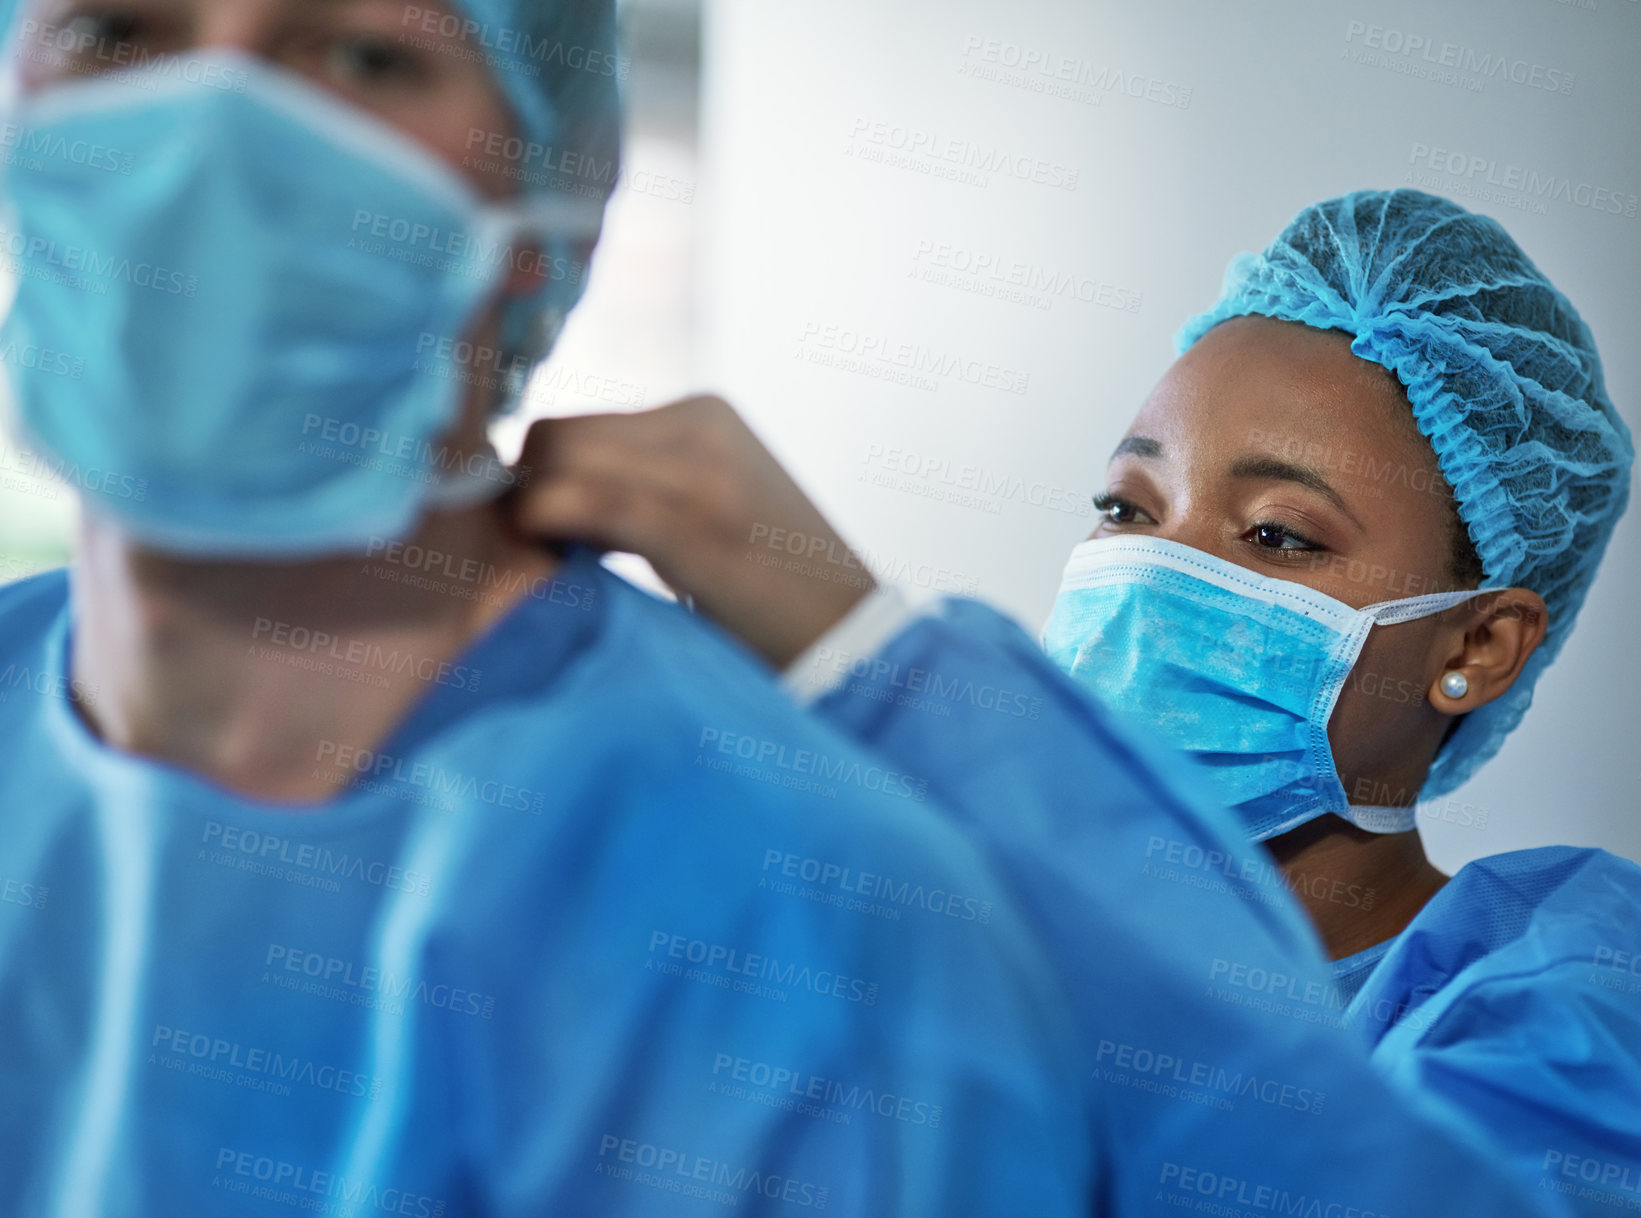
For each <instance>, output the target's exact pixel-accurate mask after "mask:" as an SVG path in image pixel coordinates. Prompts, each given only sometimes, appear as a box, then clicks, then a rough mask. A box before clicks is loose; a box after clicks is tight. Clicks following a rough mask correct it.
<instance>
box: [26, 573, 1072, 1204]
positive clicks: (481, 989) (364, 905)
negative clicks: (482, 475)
mask: <svg viewBox="0 0 1641 1218" xmlns="http://www.w3.org/2000/svg"><path fill="white" fill-rule="evenodd" d="M70 616H71V615H70V597H69V589H68V581H67V579H66V578H65V577H64V575H63V574H62V573H55V574H51V575H47V576H44V577H41V578H38V579H35V580H32V581H30V582H28V583H25V584H22V585H17V586H12V587H9V588H6V589H4V590H0V895H3V898H4V899H3V900H0V1213H4V1214H6V1215H16V1216H17V1218H40V1216H50V1218H99V1216H102V1215H109V1216H113V1215H122V1216H123V1215H131V1216H137V1215H142V1216H145V1218H162V1216H163V1218H173V1216H175V1218H211V1216H213V1215H230V1214H231V1215H289V1214H292V1213H301V1212H318V1213H326V1214H353V1215H368V1214H384V1215H385V1214H395V1215H411V1216H414V1218H440V1216H451V1218H454V1216H456V1215H509V1216H511V1215H531V1216H541V1215H581V1214H586V1215H592V1214H598V1215H652V1214H668V1215H674V1214H676V1215H691V1214H722V1213H725V1212H730V1211H734V1212H753V1213H765V1212H768V1213H781V1214H799V1213H805V1212H809V1211H819V1210H827V1211H831V1212H836V1213H844V1214H857V1213H861V1214H884V1215H899V1214H931V1215H936V1214H937V1215H942V1216H945V1215H951V1214H963V1215H995V1214H1004V1213H1020V1214H1032V1215H1039V1214H1048V1215H1069V1214H1073V1213H1086V1212H1087V1209H1088V1202H1089V1194H1090V1191H1091V1190H1092V1189H1093V1188H1094V1187H1096V1185H1095V1183H1094V1181H1093V1178H1092V1173H1093V1170H1094V1165H1093V1158H1094V1153H1095V1146H1094V1138H1093V1136H1092V1135H1091V1133H1090V1131H1089V1129H1088V1127H1087V1126H1086V1125H1085V1124H1084V1123H1083V1122H1084V1120H1085V1113H1084V1112H1083V1111H1082V1110H1081V1108H1080V1106H1079V1104H1078V1101H1077V1097H1076V1096H1075V1095H1074V1094H1072V1093H1071V1092H1070V1091H1069V1090H1068V1089H1067V1088H1066V1087H1065V1086H1064V1084H1063V1079H1064V1076H1065V1068H1064V1064H1063V1061H1062V1053H1061V1050H1060V1049H1059V1047H1058V1046H1060V1045H1063V1044H1064V1043H1065V1033H1064V1027H1063V1024H1062V1021H1063V1019H1064V1012H1063V1005H1064V1002H1063V997H1062V996H1061V994H1060V991H1059V989H1058V988H1057V983H1055V982H1054V981H1052V980H1051V979H1050V978H1049V975H1048V973H1047V970H1046V966H1045V964H1044V961H1043V960H1042V957H1041V953H1040V951H1039V949H1038V947H1037V945H1036V943H1035V941H1034V939H1033V938H1032V936H1031V935H1030V934H1029V933H1027V932H1025V931H1024V930H1022V927H1021V922H1020V919H1019V917H1018V916H1017V915H1016V914H1015V912H1014V909H1013V906H1012V904H1011V902H1010V900H1009V898H1008V896H1007V894H1006V892H1005V891H1004V890H1003V887H1002V885H1001V884H1000V882H999V881H998V879H997V877H996V876H995V875H994V874H993V872H992V871H991V870H990V869H989V868H988V867H987V866H986V865H984V863H983V862H982V861H981V860H980V859H979V858H978V857H977V856H976V854H975V851H974V849H973V848H972V846H971V845H970V844H969V843H968V842H967V841H966V840H965V839H964V838H963V837H961V836H960V835H959V833H958V832H956V831H955V830H953V829H951V828H950V827H949V826H948V825H946V823H945V822H944V821H943V820H942V819H940V818H938V817H937V816H936V815H935V814H934V813H933V811H932V810H931V808H930V806H929V805H928V803H927V801H926V798H925V796H924V793H923V792H921V791H920V790H918V789H917V788H916V786H915V785H914V784H913V783H911V782H910V781H908V780H907V778H906V777H905V776H904V775H902V774H899V773H896V772H894V770H893V768H892V767H886V766H884V765H882V764H879V763H878V762H877V761H876V760H875V759H873V758H871V757H869V756H867V755H865V754H864V753H863V752H862V751H861V750H860V749H859V748H858V747H857V746H855V745H853V744H851V743H850V742H849V741H847V740H846V739H844V738H843V737H841V736H839V735H837V734H836V733H834V732H832V731H829V730H827V729H826V728H824V727H823V726H822V725H819V724H817V723H815V722H813V721H812V720H810V719H808V718H807V717H806V716H804V715H803V714H802V713H801V712H800V711H798V710H797V708H795V707H793V706H792V705H791V704H790V702H789V700H787V699H786V698H785V697H784V696H783V695H782V693H781V691H780V690H779V689H778V688H777V687H776V686H775V685H774V684H773V683H772V682H770V681H769V679H768V676H767V673H766V672H764V671H763V670H761V669H759V668H758V667H757V666H755V665H754V664H753V662H752V661H751V660H750V659H749V658H748V657H746V656H745V655H744V654H742V653H741V652H740V651H739V650H738V649H736V648H734V647H733V646H732V645H731V644H729V643H728V642H727V641H726V640H724V639H722V638H721V637H720V636H718V635H717V634H715V633H714V632H712V631H710V630H709V629H707V628H706V627H704V626H703V625H701V624H700V623H697V622H695V621H694V620H692V619H691V618H690V617H689V616H688V615H687V614H685V613H684V612H683V611H681V610H678V609H676V608H675V607H673V606H668V605H664V604H662V603H660V602H658V601H655V600H653V599H652V598H650V597H647V596H645V595H643V594H641V593H639V592H637V591H636V590H634V589H633V588H631V587H630V586H629V585H626V584H625V583H623V582H622V581H620V580H619V579H617V578H615V577H613V576H611V575H610V574H609V573H608V572H606V571H604V570H603V569H602V568H600V567H599V565H598V564H597V563H596V561H594V560H592V559H591V558H589V557H586V556H578V557H576V558H575V559H573V560H572V561H570V562H569V563H568V564H567V565H566V566H565V567H564V568H563V569H562V570H561V571H560V572H559V573H558V575H557V578H556V579H555V580H553V581H551V583H550V586H549V585H547V584H537V585H535V586H533V588H532V591H531V593H530V594H529V595H526V596H525V597H523V599H522V600H521V601H520V602H519V603H518V605H517V606H516V607H514V608H513V609H512V610H511V611H510V612H509V613H508V615H507V616H506V617H505V618H504V619H503V620H502V621H501V622H500V623H499V624H498V625H497V626H495V627H494V628H493V629H492V630H491V631H490V632H489V633H488V634H487V635H486V636H485V637H484V638H482V639H481V640H479V641H478V642H476V643H475V644H474V645H473V646H472V647H471V648H470V649H469V650H468V651H467V652H466V654H465V655H463V656H461V657H459V658H458V660H457V661H456V662H454V663H453V664H451V665H450V666H449V667H448V668H444V669H438V668H434V667H430V666H426V665H420V664H417V665H414V669H415V671H416V672H417V673H418V675H419V676H423V677H425V678H426V679H427V681H428V687H427V693H426V695H425V697H424V698H423V700H422V701H421V702H420V704H419V705H418V707H417V708H416V710H415V711H414V712H413V713H412V714H411V715H410V717H409V719H408V720H407V722H406V723H405V724H404V725H403V726H402V728H401V729H400V730H399V731H397V732H396V733H395V735H394V738H393V739H392V740H390V741H388V742H386V743H384V744H382V745H381V746H380V747H379V748H375V749H373V750H370V751H369V753H367V754H365V755H363V756H362V757H361V756H360V755H359V754H356V753H350V754H349V755H348V764H349V765H350V766H351V767H352V769H353V771H354V772H356V773H357V774H358V779H357V781H356V782H354V783H352V784H350V785H349V786H348V788H347V789H345V790H342V791H339V793H338V795H337V797H336V798H335V799H334V800H333V801H330V802H328V803H327V804H325V805H324V806H322V807H320V808H318V809H292V808H283V809H282V808H279V807H276V806H273V805H269V804H265V803H259V802H257V801H254V800H251V799H247V798H241V797H239V796H237V795H234V794H230V793H229V792H227V791H225V790H222V789H220V788H219V787H216V786H214V785H212V784H210V783H209V782H206V781H203V780H201V779H200V778H199V777H197V776H195V775H193V774H190V773H187V772H184V771H183V770H180V769H177V768H174V767H171V766H168V765H164V764H157V763H155V762H153V761H150V760H146V759H142V758H139V757H135V756H131V755H128V754H123V753H119V752H116V751H114V750H111V749H110V748H108V747H106V746H105V745H103V744H102V743H101V742H100V741H99V740H98V739H96V738H95V737H94V736H93V735H92V734H91V733H89V732H88V730H87V728H86V727H85V725H84V723H83V721H82V719H81V717H80V716H79V715H78V713H77V710H76V707H75V705H74V701H75V699H81V700H90V702H91V704H92V705H95V699H96V697H97V692H98V691H96V690H91V689H82V688H76V687H75V686H74V685H73V684H72V682H71V681H70V679H69V675H68V669H67V667H66V666H65V654H66V652H67V651H68V649H69V648H70V647H71V646H72V631H71V626H70ZM262 633H263V634H264V635H265V634H266V633H267V632H266V631H264V632H262ZM249 645H251V646H258V645H259V644H257V643H255V642H251V643H250V644H249ZM292 654H293V655H297V654H300V656H301V657H302V658H303V662H304V664H305V666H309V667H312V668H313V670H314V673H315V675H314V679H315V680H322V679H326V677H325V675H324V672H323V669H324V665H325V664H326V663H328V661H327V660H326V659H325V658H324V657H325V655H326V654H327V650H326V649H325V648H319V649H317V650H312V651H310V652H307V653H292ZM264 658H265V659H267V661H268V662H269V663H275V662H289V661H290V659H291V658H292V656H290V655H287V656H284V657H283V659H282V658H281V657H280V656H278V655H275V654H274V653H272V652H270V653H268V655H266V656H265V657H264ZM369 662H370V663H372V664H375V663H377V660H375V659H372V660H371V661H369ZM383 663H384V665H385V667H384V671H386V670H387V669H388V668H393V669H394V670H395V671H402V669H401V668H398V667H397V664H398V661H397V660H395V659H394V658H393V657H392V655H391V653H387V654H385V655H384V657H383ZM344 747H346V748H349V749H352V748H353V747H354V744H350V743H348V742H327V743H326V744H321V745H320V746H319V750H318V755H317V757H316V761H317V760H319V759H325V760H334V759H335V756H334V751H335V750H337V749H340V748H344ZM327 750H330V751H331V754H332V755H331V756H329V757H327ZM1057 1011H1058V1012H1059V1013H1058V1014H1057V1013H1056V1012H1057Z"/></svg>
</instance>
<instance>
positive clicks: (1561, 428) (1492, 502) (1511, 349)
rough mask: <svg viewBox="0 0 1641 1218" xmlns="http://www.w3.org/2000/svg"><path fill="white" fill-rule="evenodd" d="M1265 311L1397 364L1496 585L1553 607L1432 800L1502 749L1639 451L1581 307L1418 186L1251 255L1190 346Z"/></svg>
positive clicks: (1445, 763) (1310, 214) (1597, 556)
mask: <svg viewBox="0 0 1641 1218" xmlns="http://www.w3.org/2000/svg"><path fill="white" fill-rule="evenodd" d="M1249 314H1258V315H1260V316H1264V317H1272V318H1276V319H1279V320H1282V321H1294V322H1302V323H1303V324H1305V325H1307V326H1314V327H1315V328H1317V329H1319V330H1343V331H1344V332H1346V333H1347V334H1350V335H1352V336H1353V341H1352V342H1351V350H1352V351H1353V352H1355V353H1356V355H1358V356H1360V357H1361V358H1362V359H1365V360H1370V361H1372V362H1373V363H1376V364H1381V365H1383V366H1384V367H1386V368H1388V369H1390V371H1392V372H1394V373H1395V374H1396V376H1397V377H1398V378H1399V379H1400V381H1401V383H1402V385H1403V387H1404V388H1405V390H1406V392H1407V400H1408V403H1409V405H1410V406H1411V407H1412V408H1413V419H1414V422H1415V423H1416V424H1417V425H1418V428H1419V431H1420V433H1421V434H1423V435H1424V436H1425V437H1426V438H1427V439H1429V441H1430V443H1431V446H1432V447H1433V448H1434V449H1435V452H1436V463H1437V465H1438V466H1439V467H1440V469H1441V472H1442V475H1443V477H1445V478H1446V479H1447V483H1448V485H1449V486H1450V487H1451V488H1452V490H1453V498H1454V500H1455V502H1456V503H1457V505H1458V512H1459V519H1460V520H1462V521H1463V522H1464V525H1465V528H1466V529H1467V530H1468V531H1469V534H1470V540H1471V541H1472V543H1474V545H1475V548H1476V553H1477V555H1478V556H1479V557H1480V559H1481V564H1482V569H1483V571H1484V572H1485V573H1486V579H1485V580H1484V581H1483V583H1482V585H1481V586H1482V587H1483V588H1508V587H1523V588H1528V589H1531V590H1532V591H1534V592H1537V593H1538V594H1539V595H1540V596H1542V597H1543V598H1544V601H1545V604H1546V605H1548V606H1549V610H1550V620H1549V627H1548V632H1547V634H1546V636H1545V639H1544V642H1543V643H1542V644H1541V645H1540V646H1539V648H1538V650H1537V651H1536V652H1535V653H1534V654H1533V656H1532V658H1531V659H1530V660H1529V661H1528V663H1527V666H1526V668H1525V669H1524V670H1523V672H1522V674H1521V676H1520V677H1519V678H1518V679H1517V680H1516V683H1515V685H1514V686H1513V687H1512V688H1511V689H1510V690H1509V691H1508V692H1507V693H1505V694H1504V695H1503V696H1501V697H1499V698H1497V699H1496V700H1494V701H1493V702H1490V703H1488V704H1487V705H1486V706H1483V707H1481V708H1479V709H1478V710H1474V711H1471V712H1470V713H1469V714H1467V715H1465V716H1464V718H1463V719H1462V720H1460V721H1459V726H1458V727H1457V728H1456V729H1455V730H1454V731H1453V732H1452V734H1451V735H1450V736H1449V737H1448V739H1447V741H1446V743H1445V744H1444V745H1443V747H1442V749H1441V751H1440V753H1439V754H1438V755H1437V757H1436V760H1435V763H1434V764H1433V765H1432V766H1431V769H1430V774H1429V776H1428V777H1427V779H1426V781H1425V785H1424V789H1423V791H1422V792H1421V796H1422V797H1423V798H1425V799H1430V798H1434V797H1436V796H1440V795H1445V794H1447V793H1448V792H1449V791H1452V790H1453V789H1454V788H1456V787H1458V786H1459V785H1460V784H1461V783H1463V782H1464V781H1465V780H1466V779H1467V778H1469V777H1470V776H1471V775H1472V774H1473V773H1475V771H1476V770H1477V768H1478V767H1480V766H1481V764H1482V763H1483V762H1485V761H1486V760H1487V759H1488V758H1489V757H1491V756H1492V755H1493V754H1494V753H1496V752H1498V750H1499V746H1500V745H1501V744H1502V743H1503V741H1504V737H1505V736H1506V735H1507V734H1508V733H1509V732H1510V730H1511V729H1512V728H1513V727H1515V725H1516V724H1517V723H1519V722H1520V721H1521V717H1522V715H1523V714H1525V713H1526V710H1527V707H1528V705H1529V704H1530V703H1531V702H1532V697H1533V686H1534V684H1535V683H1536V682H1537V680H1538V676H1539V674H1540V673H1541V672H1543V671H1544V669H1545V668H1546V667H1547V666H1548V665H1549V663H1550V661H1551V660H1553V659H1554V658H1555V656H1556V654H1557V652H1559V651H1560V650H1561V645H1562V643H1563V642H1564V641H1565V640H1566V638H1567V634H1568V632H1569V631H1570V630H1571V629H1572V626H1573V622H1574V621H1575V620H1576V619H1577V617H1578V610H1579V607H1580V606H1581V605H1582V604H1583V603H1584V595H1585V593H1586V592H1587V591H1588V590H1589V587H1590V582H1591V581H1592V580H1593V579H1594V578H1595V571H1596V567H1597V565H1598V564H1599V563H1600V561H1601V555H1602V553H1603V551H1605V549H1606V547H1607V539H1608V538H1609V537H1611V536H1612V531H1613V526H1614V525H1615V524H1616V523H1617V521H1618V518H1619V516H1620V515H1622V514H1623V511H1624V507H1625V504H1626V503H1627V502H1628V500H1629V486H1630V465H1631V462H1632V461H1633V460H1634V456H1635V450H1634V446H1633V444H1632V443H1631V439H1630V432H1629V429H1628V428H1627V427H1626V426H1625V425H1624V421H1623V420H1622V419H1620V418H1619V417H1618V413H1617V412H1616V411H1615V410H1614V409H1613V405H1612V402H1611V401H1610V400H1609V399H1608V397H1607V390H1606V386H1605V384H1604V383H1603V381H1602V375H1601V358H1600V356H1599V355H1597V354H1596V349H1595V340H1594V338H1592V337H1591V335H1590V329H1589V327H1588V326H1586V325H1585V324H1584V322H1583V320H1582V319H1581V318H1580V317H1579V315H1578V311H1577V310H1576V309H1574V308H1573V306H1572V304H1571V303H1570V302H1569V301H1568V300H1567V298H1566V297H1565V296H1563V295H1562V294H1561V293H1560V292H1559V291H1557V290H1556V288H1555V287H1554V285H1552V284H1551V283H1550V281H1549V280H1548V279H1546V278H1545V277H1544V274H1543V272H1541V271H1540V270H1539V269H1538V268H1537V267H1536V266H1534V265H1533V263H1532V261H1531V260H1530V259H1529V258H1528V257H1527V255H1526V254H1524V253H1522V251H1521V248H1520V247H1519V246H1518V245H1516V243H1515V242H1514V241H1513V240H1511V238H1510V235H1509V234H1508V233H1506V232H1505V231H1504V229H1503V227H1502V226H1500V225H1499V223H1498V222H1497V221H1496V220H1492V219H1489V218H1488V217H1486V216H1478V215H1475V214H1474V213H1472V212H1468V211H1466V210H1465V209H1464V208H1462V207H1460V206H1458V205H1457V204H1455V203H1451V202H1449V201H1447V200H1446V199H1440V198H1437V197H1435V196H1434V195H1427V194H1423V193H1421V192H1419V191H1415V190H1392V191H1379V190H1364V191H1357V192H1356V193H1354V194H1349V195H1345V196H1344V197H1342V198H1338V199H1329V200H1328V201H1327V202H1325V203H1317V204H1315V205H1313V206H1311V207H1307V208H1305V210H1304V211H1302V212H1300V213H1299V215H1297V216H1296V217H1294V219H1293V221H1292V222H1291V223H1290V224H1289V225H1288V226H1287V228H1285V229H1284V230H1283V231H1282V233H1281V234H1280V235H1279V236H1278V237H1277V238H1276V240H1274V241H1272V242H1271V244H1270V245H1269V246H1267V247H1266V249H1265V251H1264V252H1263V253H1261V254H1258V255H1255V254H1246V253H1245V254H1240V255H1238V256H1237V257H1236V258H1235V259H1233V260H1232V262H1231V265H1230V268H1229V269H1228V270H1227V271H1226V275H1225V285H1224V288H1223V290H1222V291H1221V294H1220V299H1219V303H1218V304H1216V305H1215V306H1214V307H1213V308H1212V309H1210V310H1209V311H1208V312H1206V313H1204V314H1202V315H1200V316H1198V317H1195V318H1193V319H1191V320H1190V321H1189V322H1187V323H1186V325H1185V327H1184V329H1182V330H1181V331H1180V334H1179V338H1178V340H1177V346H1178V349H1179V350H1180V351H1181V352H1183V351H1184V350H1185V349H1186V348H1188V347H1189V346H1191V344H1192V343H1194V342H1196V340H1197V339H1199V338H1201V337H1202V336H1203V335H1204V334H1205V333H1207V332H1208V330H1210V329H1211V328H1212V327H1214V326H1216V325H1218V324H1219V323H1220V322H1222V321H1224V320H1226V319H1227V318H1231V317H1240V316H1246V315H1249Z"/></svg>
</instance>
